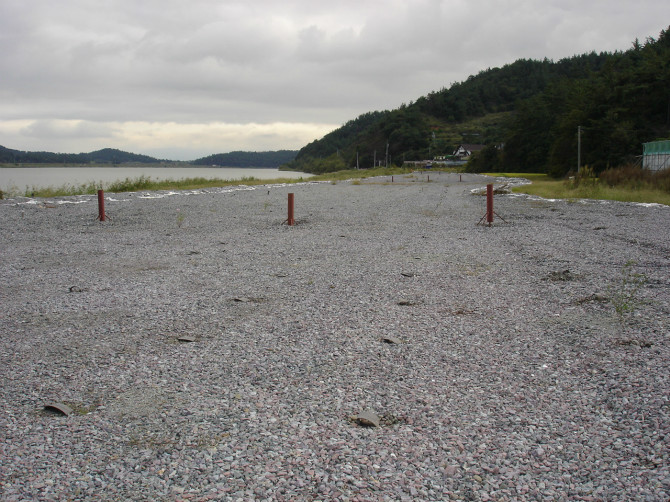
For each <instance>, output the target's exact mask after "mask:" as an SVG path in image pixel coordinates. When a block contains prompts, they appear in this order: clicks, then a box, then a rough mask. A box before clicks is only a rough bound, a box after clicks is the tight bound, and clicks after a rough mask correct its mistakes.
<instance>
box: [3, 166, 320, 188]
mask: <svg viewBox="0 0 670 502" xmlns="http://www.w3.org/2000/svg"><path fill="white" fill-rule="evenodd" d="M140 176H149V177H151V179H153V180H167V179H174V180H178V179H181V178H200V177H202V178H208V179H214V178H219V179H224V180H240V179H242V178H246V177H252V176H253V177H254V178H258V179H264V180H265V179H272V178H300V177H304V178H308V177H309V176H311V174H305V173H296V172H290V171H279V170H277V169H257V168H250V167H249V168H238V167H0V190H2V191H4V192H6V193H11V192H21V193H23V192H25V190H26V187H29V188H33V187H35V188H45V187H49V186H52V187H60V186H63V185H75V186H77V185H84V184H88V183H91V182H93V183H109V182H113V181H119V180H124V179H126V178H130V179H134V178H139V177H140Z"/></svg>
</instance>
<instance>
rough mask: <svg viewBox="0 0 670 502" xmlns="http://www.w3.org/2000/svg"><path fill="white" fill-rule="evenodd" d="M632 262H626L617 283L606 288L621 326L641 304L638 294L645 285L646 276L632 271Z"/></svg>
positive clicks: (633, 262)
mask: <svg viewBox="0 0 670 502" xmlns="http://www.w3.org/2000/svg"><path fill="white" fill-rule="evenodd" d="M635 264H636V263H635V261H634V260H629V261H627V262H626V263H625V264H624V266H623V267H622V269H621V277H620V278H619V280H618V281H616V282H614V283H612V284H610V286H609V288H608V292H609V299H610V302H611V303H612V305H613V306H614V310H615V312H616V314H617V316H618V317H619V321H620V322H621V325H622V326H623V325H624V323H625V321H626V316H628V315H629V314H631V313H632V312H633V311H634V310H635V309H637V308H638V307H639V306H640V305H642V304H643V301H642V300H641V299H640V298H639V292H640V290H641V289H642V287H643V286H644V285H645V284H646V283H647V276H646V275H644V274H641V273H638V272H635V271H634V270H633V267H634V266H635Z"/></svg>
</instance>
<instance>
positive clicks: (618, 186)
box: [489, 166, 670, 206]
mask: <svg viewBox="0 0 670 502" xmlns="http://www.w3.org/2000/svg"><path fill="white" fill-rule="evenodd" d="M585 172H586V173H587V174H586V175H582V176H574V177H571V178H568V179H565V180H563V179H555V178H551V177H550V176H549V175H546V174H540V173H489V174H491V175H493V176H505V177H524V178H527V179H529V180H530V181H531V182H532V183H531V184H530V185H524V186H520V187H515V188H514V189H513V191H514V192H517V193H527V194H530V195H537V196H538V197H543V198H545V199H598V200H616V201H620V202H642V203H656V204H665V205H669V206H670V170H667V169H666V170H665V171H661V172H656V173H654V172H650V171H645V170H643V169H641V168H639V167H632V166H624V167H621V168H617V169H609V170H607V171H604V172H602V173H601V174H600V176H599V177H598V178H596V177H595V176H593V175H591V176H589V175H588V173H589V170H588V169H586V170H585ZM591 174H592V171H591Z"/></svg>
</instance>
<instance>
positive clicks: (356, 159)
mask: <svg viewBox="0 0 670 502" xmlns="http://www.w3.org/2000/svg"><path fill="white" fill-rule="evenodd" d="M356 169H357V170H358V169H359V167H358V150H356Z"/></svg>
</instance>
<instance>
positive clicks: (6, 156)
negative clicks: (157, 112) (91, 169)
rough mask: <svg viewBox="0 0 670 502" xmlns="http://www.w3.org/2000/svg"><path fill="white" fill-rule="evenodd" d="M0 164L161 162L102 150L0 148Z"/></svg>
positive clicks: (114, 150)
mask: <svg viewBox="0 0 670 502" xmlns="http://www.w3.org/2000/svg"><path fill="white" fill-rule="evenodd" d="M0 162H2V163H7V164H10V163H11V164H113V165H116V164H125V163H143V164H154V163H158V162H161V161H160V160H158V159H155V158H153V157H149V156H148V155H139V154H136V153H129V152H123V151H121V150H116V149H114V148H103V149H102V150H97V151H95V152H90V153H52V152H24V151H21V150H12V149H10V148H5V147H4V146H0Z"/></svg>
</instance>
